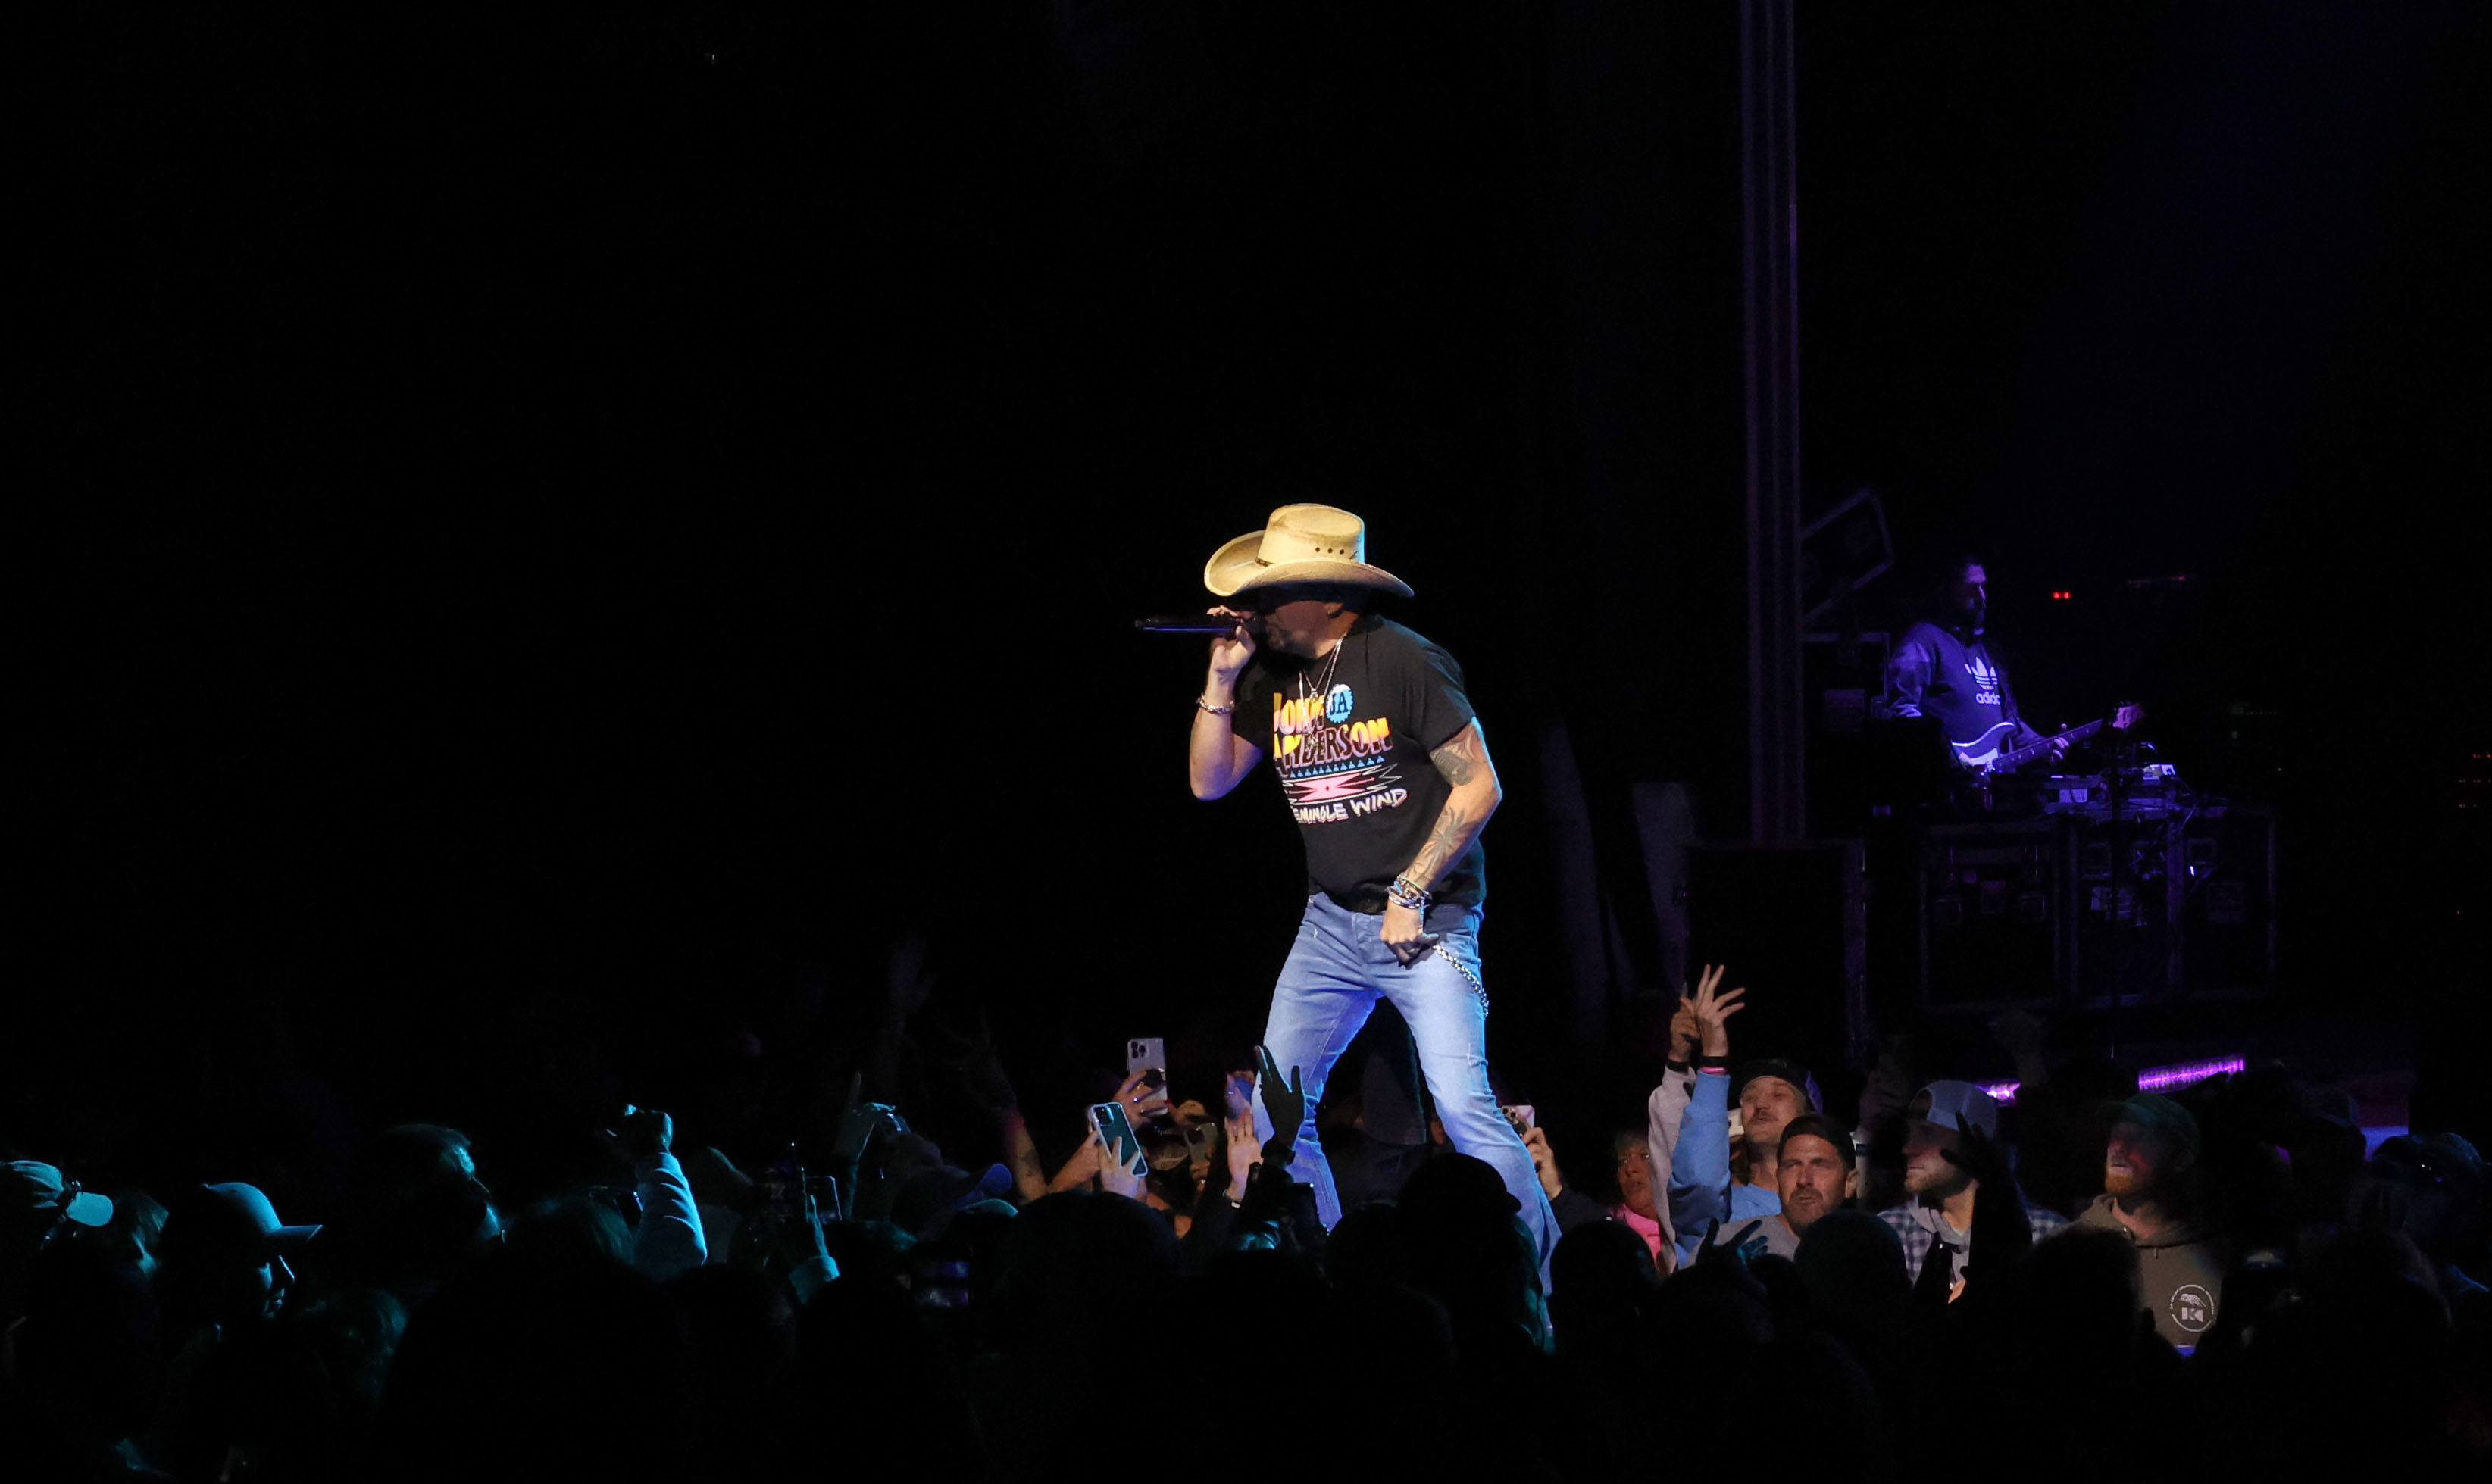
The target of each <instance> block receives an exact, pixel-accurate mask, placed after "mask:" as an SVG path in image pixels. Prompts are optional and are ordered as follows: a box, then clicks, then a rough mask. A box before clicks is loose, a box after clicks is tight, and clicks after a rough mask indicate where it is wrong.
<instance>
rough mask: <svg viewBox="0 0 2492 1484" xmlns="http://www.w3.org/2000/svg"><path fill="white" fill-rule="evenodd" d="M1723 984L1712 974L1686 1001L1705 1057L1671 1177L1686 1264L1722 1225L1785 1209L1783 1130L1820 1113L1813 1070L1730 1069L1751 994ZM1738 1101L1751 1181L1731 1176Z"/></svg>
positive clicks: (1774, 1061) (1673, 1213) (1776, 1061)
mask: <svg viewBox="0 0 2492 1484" xmlns="http://www.w3.org/2000/svg"><path fill="white" fill-rule="evenodd" d="M1721 982H1722V970H1721V969H1719V968H1714V969H1708V970H1707V971H1706V974H1705V975H1704V976H1703V977H1702V978H1701V979H1700V980H1699V981H1698V983H1697V987H1696V993H1695V994H1693V995H1690V996H1688V997H1687V1000H1686V1009H1687V1014H1688V1015H1689V1017H1690V1018H1691V1019H1692V1020H1693V1022H1694V1023H1695V1026H1696V1033H1697V1042H1698V1055H1697V1057H1696V1062H1695V1076H1694V1078H1693V1079H1692V1081H1691V1082H1689V1083H1687V1084H1688V1085H1689V1086H1690V1088H1691V1090H1690V1091H1689V1093H1688V1095H1687V1104H1686V1108H1685V1111H1684V1112H1683V1113H1681V1114H1680V1115H1679V1121H1678V1139H1677V1143H1676V1147H1675V1148H1674V1149H1673V1150H1672V1153H1671V1172H1670V1221H1671V1228H1672V1230H1673V1231H1674V1232H1676V1235H1677V1242H1678V1258H1679V1261H1680V1262H1681V1264H1682V1265H1683V1264H1684V1263H1686V1262H1688V1261H1694V1259H1695V1256H1696V1251H1697V1249H1698V1248H1699V1247H1701V1246H1702V1245H1703V1244H1704V1241H1705V1233H1706V1231H1707V1230H1708V1229H1710V1228H1711V1227H1712V1226H1713V1225H1714V1224H1715V1223H1716V1222H1719V1223H1720V1224H1721V1225H1722V1228H1723V1230H1725V1231H1731V1230H1736V1229H1737V1228H1740V1227H1743V1226H1745V1225H1746V1224H1747V1223H1749V1222H1751V1221H1755V1220H1757V1219H1758V1218H1760V1217H1765V1216H1771V1215H1774V1214H1776V1213H1777V1212H1779V1211H1781V1209H1782V1198H1781V1195H1780V1193H1779V1191H1780V1182H1779V1180H1778V1178H1777V1174H1778V1172H1777V1161H1778V1160H1779V1158H1780V1156H1781V1150H1782V1136H1783V1127H1784V1125H1785V1124H1787V1123H1789V1122H1790V1121H1791V1120H1792V1119H1794V1118H1795V1117H1798V1116H1799V1115H1800V1114H1802V1113H1813V1112H1816V1111H1817V1099H1816V1096H1815V1094H1814V1091H1813V1083H1812V1082H1811V1080H1810V1078H1809V1075H1808V1069H1807V1068H1805V1067H1802V1066H1801V1065H1799V1064H1798V1063H1797V1062H1795V1061H1790V1060H1787V1059H1782V1058H1765V1059H1761V1060H1757V1061H1751V1062H1747V1063H1745V1064H1744V1065H1742V1066H1740V1067H1739V1069H1738V1070H1737V1071H1736V1073H1734V1072H1733V1071H1732V1070H1731V1068H1730V1050H1731V1038H1730V1031H1729V1029H1728V1022H1729V1020H1730V1018H1731V1017H1732V1016H1734V1015H1736V1014H1737V1013H1738V1012H1739V1011H1740V1009H1741V1008H1743V1006H1742V1004H1741V1002H1740V998H1739V997H1740V996H1741V995H1743V994H1746V993H1747V992H1746V991H1745V990H1732V991H1730V992H1728V993H1727V994H1724V993H1720V987H1721ZM1664 1085H1665V1088H1666V1087H1667V1086H1668V1083H1665V1084H1664ZM1734 1104H1736V1106H1737V1108H1738V1110H1739V1138H1740V1140H1741V1142H1742V1143H1745V1144H1746V1145H1747V1155H1748V1172H1747V1178H1746V1179H1744V1180H1740V1181H1736V1182H1735V1181H1734V1180H1733V1179H1732V1177H1731V1128H1730V1110H1731V1108H1732V1106H1733V1105H1734Z"/></svg>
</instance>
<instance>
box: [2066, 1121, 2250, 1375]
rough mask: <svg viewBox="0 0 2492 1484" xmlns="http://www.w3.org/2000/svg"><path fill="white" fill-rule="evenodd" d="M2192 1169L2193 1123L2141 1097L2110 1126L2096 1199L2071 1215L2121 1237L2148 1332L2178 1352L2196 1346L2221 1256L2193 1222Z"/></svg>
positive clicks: (2220, 1281)
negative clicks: (2129, 1249) (2133, 1257)
mask: <svg viewBox="0 0 2492 1484" xmlns="http://www.w3.org/2000/svg"><path fill="white" fill-rule="evenodd" d="M2197 1164H2198V1120H2197V1118H2196V1117H2194V1116H2193V1115H2191V1113H2190V1112H2189V1110H2187V1109H2186V1108H2183V1107H2181V1106H2180V1104H2179V1103H2176V1102H2174V1101H2173V1100H2172V1099H2170V1098H2168V1097H2164V1096H2163V1095H2162V1094H2160V1093H2154V1092H2141V1093H2139V1094H2138V1095H2137V1096H2135V1097H2133V1098H2130V1099H2129V1100H2128V1101H2127V1102H2125V1103H2123V1104H2121V1107H2120V1112H2119V1113H2118V1114H2117V1115H2116V1116H2115V1118H2114V1120H2113V1122H2112V1128H2111V1140H2110V1143H2108V1144H2107V1145H2106V1146H2105V1148H2104V1150H2103V1194H2101V1195H2099V1196H2096V1197H2095V1198H2094V1202H2093V1204H2092V1205H2090V1206H2088V1207H2086V1208H2085V1209H2084V1210H2083V1211H2081V1212H2079V1213H2078V1214H2077V1225H2078V1226H2081V1227H2093V1228H2099V1229H2101V1230H2104V1231H2111V1232H2122V1233H2125V1234H2126V1235H2127V1237H2128V1239H2129V1241H2130V1243H2131V1244H2132V1245H2134V1246H2135V1247H2136V1249H2137V1270H2138V1277H2139V1280H2140V1283H2141V1284H2142V1286H2143V1291H2144V1297H2145V1300H2146V1307H2147V1310H2148V1311H2149V1312H2150V1313H2151V1314H2152V1315H2153V1316H2154V1328H2155V1330H2156V1332H2157V1333H2159V1334H2161V1335H2162V1336H2163V1338H2165V1339H2166V1340H2169V1341H2171V1342H2172V1343H2173V1344H2174V1345H2178V1346H2194V1345H2196V1344H2197V1343H2198V1340H2199V1337H2200V1336H2202V1335H2204V1334H2205V1333H2206V1331H2207V1329H2208V1328H2209V1327H2210V1325H2212V1324H2213V1323H2214V1322H2215V1309H2216V1306H2217V1304H2219V1303H2220V1302H2221V1301H2222V1298H2223V1293H2224V1266H2225V1262H2224V1257H2223V1255H2222V1254H2221V1253H2220V1252H2219V1251H2217V1249H2216V1245H2215V1242H2214V1240H2213V1237H2212V1235H2211V1234H2210V1232H2208V1231H2207V1230H2206V1229H2205V1228H2203V1227H2201V1226H2199V1225H2198V1224H2197V1221H2196V1220H2195V1217H2196V1214H2197V1202H2196V1201H2195V1200H2194V1199H2192V1189H2193V1186H2194V1183H2195V1177H2196V1174H2197Z"/></svg>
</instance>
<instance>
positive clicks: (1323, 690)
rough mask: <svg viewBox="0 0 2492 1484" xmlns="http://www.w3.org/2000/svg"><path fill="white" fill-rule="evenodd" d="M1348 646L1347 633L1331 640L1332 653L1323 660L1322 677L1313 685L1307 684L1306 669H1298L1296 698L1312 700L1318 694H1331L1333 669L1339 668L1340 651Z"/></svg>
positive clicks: (1318, 695)
mask: <svg viewBox="0 0 2492 1484" xmlns="http://www.w3.org/2000/svg"><path fill="white" fill-rule="evenodd" d="M1349 646H1350V636H1349V635H1347V634H1345V635H1343V636H1342V637H1341V638H1337V639H1335V640H1333V645H1332V653H1331V654H1330V655H1329V656H1327V657H1325V660H1324V669H1323V679H1321V680H1320V681H1318V682H1316V683H1315V684H1314V685H1312V686H1310V685H1309V684H1308V681H1307V673H1306V671H1304V670H1300V671H1298V699H1300V700H1313V699H1315V698H1316V697H1320V696H1330V695H1331V694H1332V677H1333V671H1335V670H1337V669H1339V668H1341V652H1342V650H1344V649H1346V648H1348V647H1349Z"/></svg>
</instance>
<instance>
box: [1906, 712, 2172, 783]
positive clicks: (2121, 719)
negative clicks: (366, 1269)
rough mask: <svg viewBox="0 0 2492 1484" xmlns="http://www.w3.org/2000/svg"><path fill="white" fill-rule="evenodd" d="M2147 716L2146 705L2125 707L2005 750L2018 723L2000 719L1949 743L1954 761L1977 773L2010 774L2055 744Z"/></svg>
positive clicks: (2125, 726) (2127, 725) (2124, 726)
mask: <svg viewBox="0 0 2492 1484" xmlns="http://www.w3.org/2000/svg"><path fill="white" fill-rule="evenodd" d="M2145 719H2146V708H2145V707H2144V706H2122V707H2121V708H2120V709H2119V710H2117V711H2114V712H2113V713H2112V714H2111V715H2109V716H2107V717H2104V718H2103V719H2102V720H2101V721H2098V722H2088V723H2086V724H2085V725H2084V726H2083V727H2069V728H2068V729H2067V730H2065V731H2063V732H2061V733H2060V734H2059V735H2057V736H2052V737H2044V738H2043V739H2042V740H2041V741H2039V742H2031V743H2028V744H2026V745H2025V746H2023V747H2019V748H2015V749H2012V750H2008V751H2002V749H2004V748H2006V747H2007V744H2008V743H2009V742H2012V741H2014V740H2015V738H2016V724H2015V723H2014V722H1999V723H1996V724H1994V725H1993V726H1992V727H1990V729H1989V730H1987V731H1984V732H1983V733H1982V734H1981V735H1980V736H1977V737H1975V738H1973V740H1972V741H1970V742H1950V743H1948V744H1947V746H1949V747H1951V748H1954V749H1955V760H1956V761H1958V762H1960V763H1962V764H1964V766H1965V767H1966V769H1967V770H1969V771H1971V772H1973V773H1974V774H1986V773H2007V772H2013V771H2014V770H2015V769H2017V768H2021V767H2023V766H2024V765H2025V764H2027V763H2029V762H2031V761H2032V760H2033V759H2034V758H2036V757H2041V756H2042V755H2043V754H2045V753H2047V752H2049V751H2050V750H2051V749H2052V747H2053V746H2054V745H2055V744H2059V743H2066V744H2068V745H2070V746H2074V745H2075V744H2077V743H2079V742H2083V741H2084V740H2085V739H2086V738H2088V737H2091V736H2092V735H2093V734H2094V733H2095V732H2098V731H2100V730H2102V729H2103V728H2104V727H2111V728H2113V729H2114V730H2117V731H2126V730H2127V729H2128V728H2130V727H2134V726H2136V725H2137V724H2138V723H2139V722H2141V721H2144V720H2145Z"/></svg>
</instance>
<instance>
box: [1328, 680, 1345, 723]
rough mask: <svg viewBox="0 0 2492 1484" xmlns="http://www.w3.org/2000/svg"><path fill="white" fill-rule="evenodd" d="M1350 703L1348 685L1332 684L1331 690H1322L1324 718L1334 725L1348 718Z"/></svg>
mask: <svg viewBox="0 0 2492 1484" xmlns="http://www.w3.org/2000/svg"><path fill="white" fill-rule="evenodd" d="M1350 705H1351V700H1350V687H1348V686H1346V685H1337V686H1334V687H1333V688H1332V689H1331V690H1329V691H1326V692H1324V720H1325V721H1327V722H1330V723H1332V724H1333V725H1334V726H1335V727H1338V726H1340V725H1341V724H1342V723H1344V722H1347V721H1349V720H1350Z"/></svg>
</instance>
